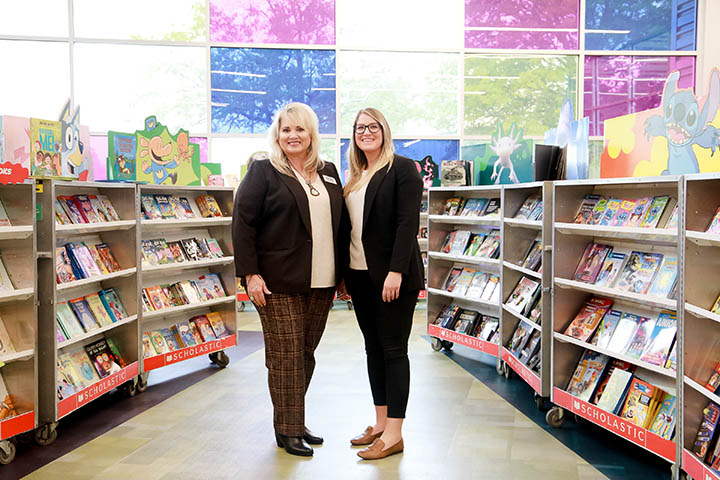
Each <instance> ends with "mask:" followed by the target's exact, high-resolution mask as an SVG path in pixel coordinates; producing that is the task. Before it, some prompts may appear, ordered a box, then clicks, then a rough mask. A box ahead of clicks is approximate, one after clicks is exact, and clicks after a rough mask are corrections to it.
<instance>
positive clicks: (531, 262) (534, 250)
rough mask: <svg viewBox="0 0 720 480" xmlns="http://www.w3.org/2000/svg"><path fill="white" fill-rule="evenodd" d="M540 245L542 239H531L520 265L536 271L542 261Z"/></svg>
mask: <svg viewBox="0 0 720 480" xmlns="http://www.w3.org/2000/svg"><path fill="white" fill-rule="evenodd" d="M542 247H543V246H542V240H538V239H536V240H533V243H532V245H530V248H529V249H528V252H527V255H525V258H524V259H523V262H522V264H521V265H520V266H521V267H523V268H527V269H528V270H533V271H536V270H537V269H538V267H539V266H540V264H541V262H542V253H543V251H542Z"/></svg>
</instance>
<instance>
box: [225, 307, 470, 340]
mask: <svg viewBox="0 0 720 480" xmlns="http://www.w3.org/2000/svg"><path fill="white" fill-rule="evenodd" d="M478 318H480V312H476V311H475V310H468V309H465V308H463V309H462V310H461V311H460V315H458V319H457V323H456V324H455V331H456V332H458V333H462V334H464V335H471V334H472V333H471V332H472V330H473V329H474V328H475V326H476V323H477V321H478ZM211 323H212V322H211ZM215 333H217V331H216V332H215ZM228 333H229V332H228ZM219 337H220V336H218V338H219Z"/></svg>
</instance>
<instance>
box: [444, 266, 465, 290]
mask: <svg viewBox="0 0 720 480" xmlns="http://www.w3.org/2000/svg"><path fill="white" fill-rule="evenodd" d="M462 271H463V269H462V267H452V268H451V269H450V272H449V273H448V276H447V278H446V279H445V285H444V286H443V290H445V291H448V292H452V291H453V288H455V284H456V283H457V281H458V278H459V277H460V274H461V273H462Z"/></svg>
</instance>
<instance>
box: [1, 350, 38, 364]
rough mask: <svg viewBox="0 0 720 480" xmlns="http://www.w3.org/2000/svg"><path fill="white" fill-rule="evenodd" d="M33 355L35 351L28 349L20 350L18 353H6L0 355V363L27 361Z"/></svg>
mask: <svg viewBox="0 0 720 480" xmlns="http://www.w3.org/2000/svg"><path fill="white" fill-rule="evenodd" d="M33 355H35V349H34V348H29V349H27V350H21V351H19V352H15V353H8V354H6V355H0V362H2V363H10V362H14V361H16V360H27V359H28V358H32V356H33Z"/></svg>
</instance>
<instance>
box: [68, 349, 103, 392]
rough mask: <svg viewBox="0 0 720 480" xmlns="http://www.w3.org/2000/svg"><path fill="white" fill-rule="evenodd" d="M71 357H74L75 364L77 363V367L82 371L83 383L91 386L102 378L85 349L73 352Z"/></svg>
mask: <svg viewBox="0 0 720 480" xmlns="http://www.w3.org/2000/svg"><path fill="white" fill-rule="evenodd" d="M70 357H71V358H72V363H73V365H75V368H76V369H77V371H78V372H79V373H80V376H81V378H82V382H83V384H85V385H87V386H90V385H92V384H93V383H95V382H97V381H98V380H100V377H99V376H98V374H97V371H96V370H95V368H93V366H92V363H91V362H90V359H89V358H88V356H87V353H85V351H84V350H81V351H75V352H71V353H70Z"/></svg>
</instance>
